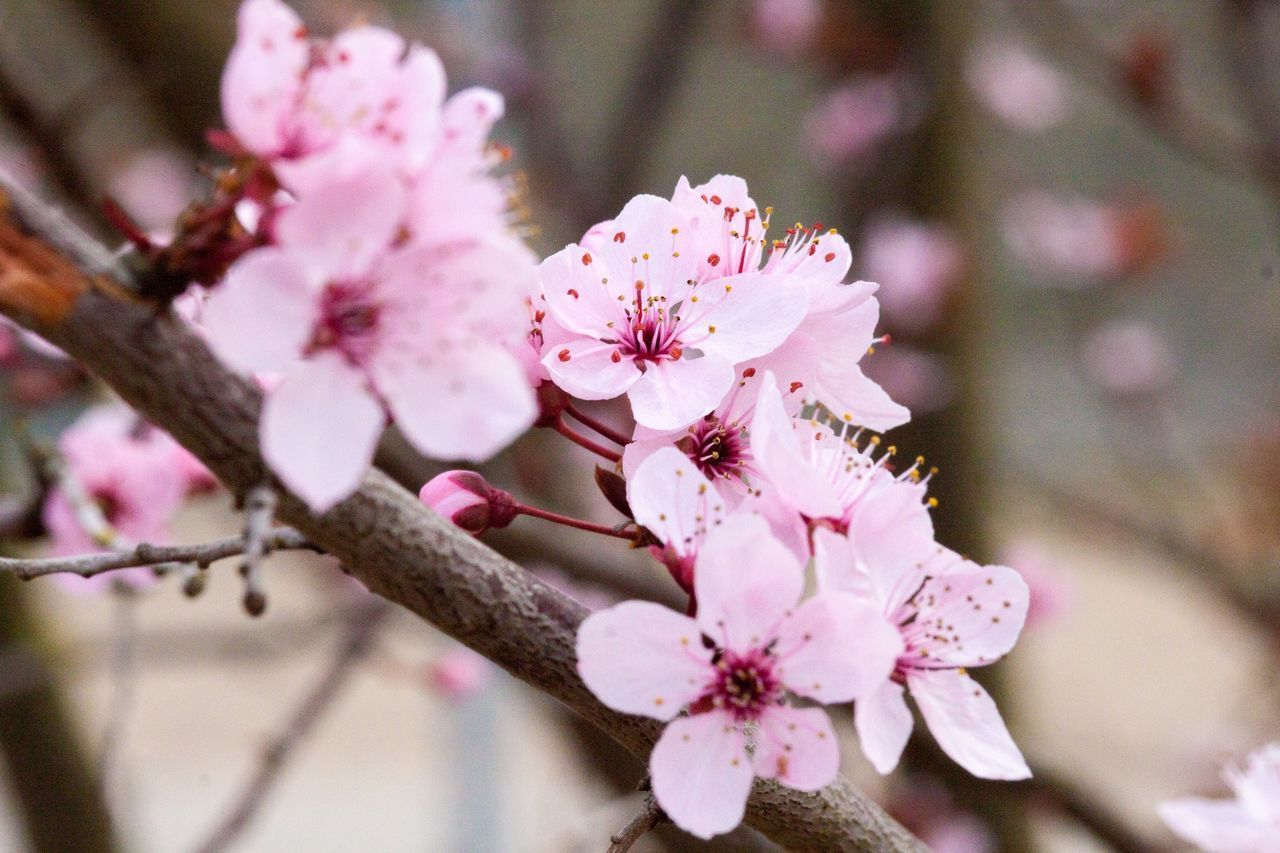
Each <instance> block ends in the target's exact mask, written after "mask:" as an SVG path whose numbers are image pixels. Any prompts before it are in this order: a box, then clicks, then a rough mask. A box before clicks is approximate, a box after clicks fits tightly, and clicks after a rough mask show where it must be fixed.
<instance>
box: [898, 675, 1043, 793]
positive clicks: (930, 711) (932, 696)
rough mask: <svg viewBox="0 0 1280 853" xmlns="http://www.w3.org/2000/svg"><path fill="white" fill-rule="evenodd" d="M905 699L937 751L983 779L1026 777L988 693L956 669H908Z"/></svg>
mask: <svg viewBox="0 0 1280 853" xmlns="http://www.w3.org/2000/svg"><path fill="white" fill-rule="evenodd" d="M907 686H908V687H909V688H910V689H911V698H912V699H915V700H916V706H917V707H919V708H920V713H921V714H922V715H923V716H924V721H925V722H926V723H928V725H929V731H930V732H932V733H933V737H934V739H935V740H937V741H938V745H939V746H941V747H942V751H943V752H945V753H946V754H947V755H949V756H951V758H952V760H953V761H955V762H956V763H957V764H959V765H960V766H961V767H963V768H964V769H965V770H968V771H969V772H970V773H972V774H973V775H974V776H979V777H981V778H983V779H1007V780H1013V779H1029V778H1030V777H1031V770H1030V769H1029V768H1028V767H1027V762H1026V761H1025V760H1023V758H1022V753H1021V752H1020V751H1019V750H1018V747H1017V745H1016V744H1015V743H1014V742H1013V738H1011V737H1010V736H1009V730H1008V729H1007V728H1005V725H1004V720H1002V719H1000V712H999V711H998V710H997V709H996V703H995V701H994V700H992V698H991V695H990V694H988V693H987V691H985V690H983V689H982V685H980V684H978V682H976V681H974V680H973V679H972V678H970V677H969V676H968V675H966V674H965V673H963V672H961V671H960V670H957V669H935V670H915V669H913V670H909V671H908V672H907Z"/></svg>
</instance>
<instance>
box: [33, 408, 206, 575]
mask: <svg viewBox="0 0 1280 853" xmlns="http://www.w3.org/2000/svg"><path fill="white" fill-rule="evenodd" d="M175 447H177V444H176V442H174V441H173V439H172V438H171V437H169V435H168V434H166V433H164V432H162V431H161V430H158V429H156V428H155V427H152V426H150V425H149V424H146V423H145V422H143V421H141V420H140V419H139V418H138V416H137V415H136V414H135V413H134V412H133V411H132V410H130V409H129V408H128V407H126V406H124V405H122V404H110V405H103V406H99V407H97V408H95V409H91V410H89V411H88V412H87V413H86V414H85V415H83V416H82V417H81V418H80V420H78V421H77V422H76V423H75V424H73V425H72V426H71V427H70V428H68V429H67V431H66V432H64V433H63V434H62V436H61V437H60V438H59V440H58V449H59V452H60V453H61V455H62V458H63V462H64V464H65V465H66V466H67V471H68V474H69V476H70V477H72V478H74V480H75V481H76V482H77V483H78V484H79V487H80V489H81V490H82V491H83V493H84V494H85V496H86V497H87V498H88V499H89V500H90V501H92V502H93V503H95V504H96V505H97V507H98V509H100V510H101V512H102V516H103V518H105V520H106V522H107V524H108V525H110V528H111V529H112V530H113V531H114V532H115V533H116V534H118V535H119V536H120V537H122V538H123V539H125V540H128V541H132V542H149V543H163V542H165V541H167V540H168V539H169V524H170V522H171V521H172V519H173V516H174V514H175V513H176V512H177V511H178V509H179V507H181V505H182V501H183V499H184V498H185V497H186V495H187V493H188V484H189V481H188V476H187V472H186V471H185V470H184V469H183V467H182V465H181V464H180V463H179V461H178V456H177V454H176V453H175V452H174V448H175ZM44 524H45V527H46V528H47V529H48V531H49V536H50V553H51V555H52V556H68V555H73V554H83V553H86V552H91V551H98V550H102V549H103V548H104V547H105V546H106V544H107V543H105V542H99V541H95V540H94V538H93V537H92V536H91V535H90V533H89V532H88V531H87V530H86V525H85V524H84V523H83V521H82V518H81V510H80V509H79V508H78V507H77V506H75V505H74V504H73V503H72V501H71V500H69V499H68V496H67V495H66V494H64V493H63V491H62V490H61V489H60V488H58V487H56V486H55V487H54V488H53V489H51V490H50V492H49V496H48V497H47V498H46V500H45V505H44ZM153 577H154V576H153V575H152V573H151V571H150V570H147V569H137V570H126V571H123V572H109V573H106V574H101V575H97V576H95V577H93V578H89V579H85V578H80V577H76V576H74V575H57V578H58V579H59V583H60V584H61V585H62V586H64V587H65V588H66V589H68V590H71V591H94V590H99V589H102V588H104V587H106V586H107V585H109V584H111V583H113V582H115V581H125V582H128V583H133V584H139V583H147V582H149V581H150V580H151V579H152V578H153Z"/></svg>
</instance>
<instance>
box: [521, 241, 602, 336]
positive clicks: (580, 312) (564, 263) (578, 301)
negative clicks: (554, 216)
mask: <svg viewBox="0 0 1280 853" xmlns="http://www.w3.org/2000/svg"><path fill="white" fill-rule="evenodd" d="M597 254H598V253H597ZM584 258H591V259H592V261H591V262H590V263H583V259H584ZM600 279H601V277H600V274H599V270H598V265H597V264H596V263H595V262H594V256H592V254H591V253H590V252H589V251H587V250H586V249H583V248H582V247H581V246H577V245H569V246H567V247H566V248H564V249H562V250H560V251H559V252H556V253H555V254H554V255H552V256H551V257H549V258H547V259H546V260H545V261H543V262H542V264H541V265H539V267H538V281H539V283H540V284H541V285H542V292H543V294H545V296H546V300H547V311H548V312H549V313H550V314H551V316H552V317H554V318H555V320H556V322H557V323H559V324H560V325H561V326H563V327H564V328H565V329H567V330H569V331H571V332H577V333H578V334H580V335H591V336H592V337H596V338H600V337H611V336H612V334H613V333H612V332H611V330H610V329H609V327H608V326H607V325H606V324H607V323H609V322H611V321H616V320H620V319H622V316H621V314H622V312H621V311H620V310H619V308H618V303H617V301H616V300H615V299H614V297H613V294H612V293H611V292H610V290H609V288H608V287H607V286H605V285H604V284H603V283H602V282H601V280H600Z"/></svg>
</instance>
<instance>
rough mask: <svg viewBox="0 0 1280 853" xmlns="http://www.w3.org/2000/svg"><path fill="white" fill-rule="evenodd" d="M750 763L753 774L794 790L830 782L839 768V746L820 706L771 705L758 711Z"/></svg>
mask: <svg viewBox="0 0 1280 853" xmlns="http://www.w3.org/2000/svg"><path fill="white" fill-rule="evenodd" d="M751 763H752V765H753V766H754V768H755V772H756V775H757V776H762V777H764V778H766V779H777V780H778V781H779V782H781V783H782V784H784V785H786V786H787V787H789V788H795V789H796V790H797V791H816V790H818V789H819V788H824V787H826V786H827V785H830V784H831V783H832V782H833V781H834V780H835V778H836V774H837V773H838V772H839V771H840V746H839V744H837V743H836V733H835V730H834V729H832V727H831V718H830V717H828V716H827V712H826V711H823V710H822V709H821V708H791V707H788V706H785V705H771V706H769V707H768V708H765V710H764V713H762V714H761V715H760V729H759V731H758V732H757V733H756V751H755V754H754V755H753V756H752V757H751Z"/></svg>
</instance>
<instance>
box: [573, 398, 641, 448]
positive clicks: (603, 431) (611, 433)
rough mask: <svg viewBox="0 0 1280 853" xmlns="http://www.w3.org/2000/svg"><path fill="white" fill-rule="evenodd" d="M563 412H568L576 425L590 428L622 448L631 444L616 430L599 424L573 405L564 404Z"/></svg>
mask: <svg viewBox="0 0 1280 853" xmlns="http://www.w3.org/2000/svg"><path fill="white" fill-rule="evenodd" d="M564 410H565V411H566V412H568V413H569V416H570V417H572V418H573V419H574V420H576V421H577V422H578V423H580V424H582V425H583V426H586V427H590V428H591V429H593V430H595V431H596V432H598V433H599V434H600V435H603V436H604V437H605V438H607V439H609V440H610V441H612V442H614V443H615V444H619V445H621V446H623V447H626V446H627V445H628V444H630V443H631V439H629V438H627V437H626V436H625V435H623V434H622V433H620V432H618V431H617V430H616V429H613V428H612V427H610V426H609V425H608V424H604V423H601V422H600V421H598V420H596V419H595V418H593V417H592V416H591V415H588V414H586V413H585V412H583V411H582V410H580V409H579V408H578V407H577V406H575V405H573V403H567V404H565V407H564Z"/></svg>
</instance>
